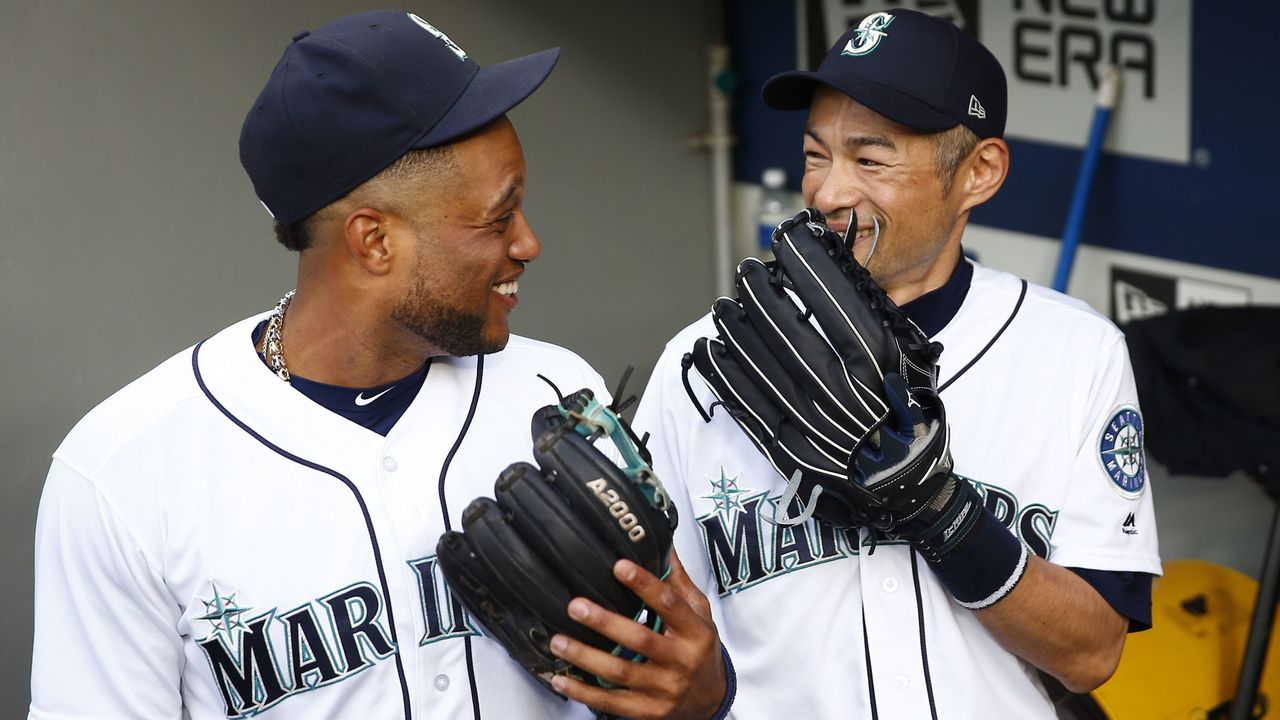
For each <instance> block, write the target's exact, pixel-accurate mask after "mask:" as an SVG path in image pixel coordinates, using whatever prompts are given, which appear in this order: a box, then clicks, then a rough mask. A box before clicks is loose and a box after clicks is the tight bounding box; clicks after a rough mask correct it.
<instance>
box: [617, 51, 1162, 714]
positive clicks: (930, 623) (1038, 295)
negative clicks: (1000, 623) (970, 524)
mask: <svg viewBox="0 0 1280 720" xmlns="http://www.w3.org/2000/svg"><path fill="white" fill-rule="evenodd" d="M888 31H889V32H892V28H891V27H890V28H888ZM1022 289H1023V284H1022V282H1021V281H1020V280H1019V279H1018V278H1015V277H1013V276H1010V275H1008V274H1005V273H1000V272H997V271H994V270H991V269H989V268H985V267H982V266H978V265H975V267H974V268H973V278H972V281H971V284H970V287H969V290H968V293H967V294H966V295H965V298H964V301H963V304H962V305H961V306H960V309H959V311H958V312H957V314H956V315H955V317H954V318H952V319H951V321H950V322H949V323H948V324H947V326H946V327H945V328H943V329H942V330H941V331H940V332H939V333H937V335H935V336H934V337H933V338H932V339H933V340H937V341H939V342H941V343H942V344H943V346H944V347H945V350H944V351H943V354H942V356H941V358H940V360H939V364H940V367H941V375H940V379H939V382H940V386H942V387H944V388H945V389H943V391H942V399H943V401H944V402H945V403H946V409H947V419H948V421H949V424H950V427H951V443H952V453H953V455H954V458H955V462H956V468H955V469H956V473H957V474H958V475H962V476H964V477H965V478H966V479H967V480H969V481H971V482H973V483H974V485H975V487H976V488H977V489H978V492H979V494H980V495H981V496H982V499H983V502H984V504H985V506H986V507H987V509H989V510H990V511H991V512H992V513H993V515H994V516H995V517H996V519H997V520H999V521H1000V522H1001V523H1002V524H1004V526H1005V527H1007V528H1009V529H1010V530H1011V531H1012V532H1013V533H1015V534H1016V535H1017V536H1018V537H1019V538H1020V539H1021V540H1022V541H1023V542H1024V543H1025V544H1026V545H1027V547H1028V548H1029V549H1030V550H1031V551H1032V552H1034V553H1035V554H1036V555H1039V556H1040V557H1043V558H1047V559H1048V560H1050V561H1051V562H1054V563H1057V564H1059V565H1063V566H1067V567H1079V568H1093V569H1097V570H1112V571H1135V572H1145V573H1153V574H1158V573H1159V572H1160V564H1159V559H1158V553H1157V545H1156V538H1155V532H1154V527H1155V522H1154V513H1153V510H1152V505H1151V495H1150V493H1149V492H1148V491H1147V487H1146V483H1145V475H1144V473H1143V470H1140V469H1139V467H1140V463H1138V462H1137V458H1138V456H1139V455H1140V447H1141V437H1140V431H1139V429H1140V409H1139V406H1138V404H1137V400H1136V391H1135V389H1134V385H1133V377H1132V372H1131V371H1130V368H1129V363H1128V356H1127V353H1126V351H1125V346H1124V340H1123V337H1122V336H1121V335H1120V333H1119V332H1118V331H1117V330H1116V329H1115V327H1114V326H1113V325H1111V324H1110V322H1108V321H1107V320H1106V319H1105V318H1102V317H1101V316H1099V315H1097V314H1096V313H1094V312H1093V311H1091V310H1089V309H1088V308H1087V307H1086V306H1084V305H1083V304H1082V303H1079V302H1077V301H1075V300H1072V299H1070V298H1067V297H1065V296H1061V295H1058V294H1056V293H1053V292H1052V291H1049V290H1047V289H1044V288H1039V287H1035V286H1030V287H1029V288H1028V289H1027V291H1026V296H1025V297H1024V298H1023V299H1022V303H1021V306H1020V309H1019V310H1018V312H1017V314H1016V315H1015V316H1014V318H1013V320H1012V321H1011V322H1010V323H1009V326H1008V328H1007V329H1006V330H1005V332H1004V333H1003V334H1002V335H1000V337H999V338H998V339H997V340H996V342H995V343H994V344H992V345H991V347H990V349H988V350H987V351H986V352H985V354H982V355H981V357H980V358H978V361H977V362H976V363H975V364H974V365H973V366H972V367H971V368H970V369H968V370H967V371H966V372H965V373H964V374H963V375H960V376H958V377H957V376H956V375H955V373H956V372H958V371H960V370H961V369H962V368H964V367H965V366H966V365H968V364H969V362H970V361H971V360H973V359H974V358H975V357H978V356H979V354H981V353H982V352H983V348H984V347H986V346H987V344H988V343H989V342H990V341H991V339H992V338H993V337H995V336H996V335H997V334H998V333H999V330H1000V328H1001V326H1002V325H1003V324H1004V323H1005V322H1006V320H1008V319H1009V318H1010V316H1011V315H1014V308H1015V307H1018V304H1019V298H1020V296H1022ZM714 334H715V328H714V326H713V325H712V323H711V322H710V319H709V318H703V319H702V320H700V321H699V322H697V323H695V324H694V325H692V326H690V327H689V328H686V329H685V330H684V331H683V332H681V333H680V334H679V335H677V336H676V337H675V338H674V339H673V340H672V341H671V342H670V343H669V344H668V346H667V350H666V352H665V353H664V354H663V357H662V359H661V360H660V361H659V363H658V367H657V369H656V370H655V372H654V377H653V379H652V381H651V382H650V384H649V387H648V388H647V389H646V390H645V395H644V399H643V401H642V403H641V407H640V410H639V411H638V413H637V417H636V426H637V429H638V430H640V431H641V432H644V431H648V432H650V433H651V434H652V437H651V440H650V450H651V451H652V452H653V455H654V469H655V471H656V472H657V473H658V474H659V476H660V477H662V478H663V482H664V484H665V485H666V486H667V489H668V491H669V492H671V494H672V496H673V497H674V498H675V499H676V501H677V503H678V505H679V510H680V513H681V516H682V517H692V518H694V519H695V522H692V523H682V524H681V526H680V528H679V529H678V530H677V537H676V544H677V549H678V550H679V552H680V557H681V559H682V560H683V561H684V563H685V566H686V567H687V568H688V570H689V572H690V576H691V577H693V578H694V580H695V582H699V583H700V585H701V587H702V588H703V590H704V592H706V593H707V595H708V596H709V597H710V599H711V601H712V605H713V612H714V613H715V617H716V619H717V622H718V625H719V628H720V632H721V638H722V640H723V642H724V643H725V644H726V646H727V647H728V649H729V652H730V653H731V655H732V656H733V660H734V666H735V669H736V670H737V672H738V677H739V685H738V695H737V699H736V700H735V702H734V717H735V718H743V719H745V720H756V719H760V720H764V719H766V718H769V719H772V718H777V717H813V718H828V717H830V718H835V717H872V716H873V710H872V707H873V706H872V703H873V700H872V689H874V708H875V709H874V716H876V717H879V718H881V719H882V720H897V719H907V720H915V719H917V718H928V717H932V716H933V713H934V710H935V709H936V710H937V714H938V717H945V718H948V719H949V720H950V719H954V718H962V719H963V718H975V719H976V718H987V717H991V716H992V714H993V713H995V714H996V715H999V716H1000V717H1017V718H1045V719H1049V718H1055V717H1056V715H1055V713H1054V710H1053V708H1052V706H1051V705H1050V703H1049V701H1048V700H1047V698H1046V696H1045V694H1044V692H1043V688H1042V687H1040V685H1039V683H1038V681H1037V680H1034V679H1032V678H1034V676H1035V673H1034V670H1033V669H1032V668H1030V666H1028V665H1027V664H1026V663H1024V662H1023V661H1021V660H1020V659H1018V658H1017V657H1015V656H1014V655H1012V654H1010V653H1008V652H1007V651H1005V650H1004V649H1002V648H1001V647H1000V646H999V645H998V643H996V641H995V640H994V639H993V638H992V637H991V635H990V633H988V632H987V631H986V630H985V629H984V628H983V627H982V626H981V624H980V623H979V622H978V621H977V620H976V619H975V617H974V614H973V613H972V612H971V611H969V610H965V609H963V608H962V607H960V606H959V605H957V604H956V603H955V602H954V601H953V600H952V599H951V597H950V596H949V595H948V594H947V592H946V590H945V589H944V588H943V587H942V586H941V584H940V583H939V582H938V581H937V580H936V579H935V578H934V576H933V574H932V571H931V570H930V569H929V567H928V566H927V564H926V563H925V562H924V560H923V559H921V558H920V557H919V555H918V554H916V553H915V552H914V551H913V550H912V549H911V548H910V546H909V545H907V544H906V543H901V542H886V541H884V540H880V541H879V542H878V543H877V544H876V547H875V549H874V552H872V551H871V547H870V545H869V537H868V535H867V532H866V531H858V530H847V529H836V528H833V527H831V526H830V525H827V524H826V523H823V522H819V521H816V520H813V519H809V520H807V521H806V522H804V523H802V524H799V525H794V526H791V525H787V524H785V523H782V522H779V520H780V519H781V518H788V517H795V516H796V515H798V514H799V512H800V511H801V507H800V506H801V499H800V498H795V497H794V494H791V495H790V496H788V494H787V485H786V482H785V480H784V479H783V478H781V477H780V476H779V475H778V473H777V471H776V470H774V468H773V467H772V466H771V465H770V464H769V463H768V461H767V460H766V459H765V458H764V456H763V455H762V454H761V453H760V452H759V451H758V450H757V449H756V448H755V447H754V445H752V444H751V442H750V440H749V439H748V438H747V437H746V435H745V434H744V433H743V432H742V431H741V430H740V429H739V428H738V427H737V426H736V424H735V423H734V422H733V419H732V418H730V417H729V416H728V415H727V413H725V412H723V410H720V409H717V410H716V412H715V413H714V415H713V417H712V420H711V422H710V423H706V422H704V421H703V419H702V418H701V417H700V416H699V415H698V411H697V409H696V408H695V407H694V405H693V404H692V402H690V400H689V399H688V397H687V394H686V391H685V389H684V386H683V383H682V372H681V371H682V369H683V368H682V367H681V364H680V360H681V358H682V356H683V355H684V353H685V352H687V351H688V350H689V349H690V348H691V347H692V346H693V342H694V339H696V338H697V337H700V336H710V335H714ZM953 379H954V382H952V380H953ZM690 383H691V386H692V387H693V390H694V393H695V394H696V395H699V396H700V399H701V400H702V401H703V402H704V407H710V405H711V403H712V402H713V401H714V399H715V398H714V396H712V395H711V393H710V391H709V390H708V389H707V388H706V387H705V385H704V384H703V383H702V382H701V379H700V378H698V377H697V376H696V375H691V376H690ZM1111 436H1113V437H1114V438H1115V440H1111V439H1109V437H1111ZM1116 448H1119V450H1118V451H1114V452H1109V451H1113V450H1115V449H1116ZM1120 458H1123V459H1125V460H1126V461H1127V462H1128V464H1127V465H1125V466H1123V468H1121V466H1120V465H1119V463H1120ZM1109 462H1111V463H1112V464H1113V465H1115V466H1116V467H1117V468H1121V469H1119V470H1112V471H1109V470H1110V468H1109V466H1108V463H1109ZM1123 469H1128V470H1129V471H1130V472H1131V473H1132V474H1124V473H1123V472H1122V470H1123ZM1117 472H1120V473H1121V476H1120V477H1118V478H1117V477H1116V476H1115V475H1116V473H1117ZM1140 477H1141V479H1140ZM783 502H789V503H790V505H789V506H787V507H782V503H783ZM1126 523H1128V526H1126ZM1135 526H1136V527H1140V528H1143V530H1144V531H1143V532H1138V533H1134V532H1131V531H1132V528H1133V527H1135ZM1126 528H1127V529H1126ZM1147 528H1151V529H1152V530H1151V531H1150V532H1146V529H1147ZM944 708H945V712H944Z"/></svg>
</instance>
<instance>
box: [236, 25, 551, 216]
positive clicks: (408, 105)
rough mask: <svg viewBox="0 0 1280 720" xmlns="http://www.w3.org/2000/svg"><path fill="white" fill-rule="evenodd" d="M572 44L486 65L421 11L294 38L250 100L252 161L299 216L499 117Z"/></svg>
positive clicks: (247, 131) (270, 190) (262, 180)
mask: <svg viewBox="0 0 1280 720" xmlns="http://www.w3.org/2000/svg"><path fill="white" fill-rule="evenodd" d="M559 57H560V48H552V49H550V50H544V51H542V52H539V53H534V54H533V55H526V56H525V57H521V58H516V59H515V60H508V61H506V62H503V63H498V64H496V65H490V66H488V67H480V66H479V65H478V64H476V62H475V61H474V60H472V59H471V58H470V57H468V56H467V53H466V51H464V50H463V49H462V48H460V47H458V45H457V44H455V43H454V42H453V41H452V40H450V39H449V37H448V36H447V35H445V34H444V33H442V32H440V31H439V30H437V29H436V28H435V27H433V26H432V25H431V24H430V23H428V22H427V21H426V20H423V19H422V18H420V17H418V16H417V15H414V14H413V13H408V12H404V11H402V10H377V11H374V12H366V13H359V14H356V15H350V16H347V17H344V18H340V19H338V20H335V21H333V22H331V23H329V24H328V25H325V26H324V27H322V28H319V29H318V30H315V31H311V32H308V31H303V32H301V33H298V34H297V35H295V36H294V38H293V42H292V43H291V44H290V45H289V47H288V48H286V49H285V51H284V56H283V57H281V58H280V62H279V63H277V64H276V67H275V69H274V70H272V71H271V77H270V78H268V79H267V85H266V87H264V88H263V89H262V93H261V94H260V95H259V96H258V99H257V101H255V102H254V104H253V107H251V108H250V109H249V114H248V115H247V116H246V117H245V120H244V127H243V128H242V129H241V131H240V163H241V164H242V165H244V169H245V170H246V171H247V172H248V173H249V179H250V180H252V181H253V187H254V190H255V191H256V192H257V194H258V199H260V200H261V201H262V204H263V205H264V206H265V207H266V208H267V212H269V213H271V215H272V217H274V218H275V219H276V221H278V222H280V223H283V224H285V225H289V224H292V223H295V222H297V221H299V220H302V219H304V218H306V217H308V216H310V215H311V214H312V213H314V212H316V211H317V210H319V209H320V208H322V207H324V206H326V205H328V204H329V203H332V202H333V201H335V200H337V199H338V198H341V197H342V196H344V195H346V194H347V193H349V192H351V191H352V190H354V189H355V188H356V187H357V186H358V185H360V184H361V183H363V182H364V181H366V180H368V179H369V178H371V177H373V176H374V175H377V174H378V173H379V172H381V171H382V170H383V169H384V168H386V167H387V166H388V165H390V164H392V163H393V162H395V161H396V160H398V159H400V157H401V156H403V155H404V154H405V153H406V152H408V151H410V150H414V149H420V148H429V147H435V146H437V145H443V144H445V143H448V142H450V141H452V140H456V139H458V138H460V137H462V136H463V135H466V134H467V133H469V132H472V131H473V130H478V129H479V128H482V127H484V126H485V125H488V124H489V123H490V122H492V121H493V120H496V119H497V118H498V117H500V116H502V115H503V114H504V113H506V112H507V111H508V110H510V109H511V108H513V107H515V106H516V105H518V104H519V103H520V102H521V101H522V100H524V99H525V98H526V97H528V96H529V95H530V94H532V93H533V91H534V90H536V89H537V88H538V86H539V85H541V84H542V81H543V80H546V78H547V76H548V75H550V74H551V70H552V68H554V67H555V64H556V61H557V60H558V59H559Z"/></svg>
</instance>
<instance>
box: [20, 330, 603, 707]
mask: <svg viewBox="0 0 1280 720" xmlns="http://www.w3.org/2000/svg"><path fill="white" fill-rule="evenodd" d="M260 319H261V317H259V318H250V319H248V320H246V321H244V322H242V323H239V324H237V325H234V326H232V327H230V328H228V329H227V330H225V331H223V332H221V333H219V334H218V335H216V336H215V337H213V338H211V339H210V340H208V341H207V342H205V343H203V344H202V345H200V346H198V348H195V349H193V350H188V351H186V352H183V353H181V354H179V355H177V356H175V357H174V358H173V359H171V360H170V361H168V362H166V363H165V364H163V365H161V366H160V367H159V368H157V369H155V370H154V371H152V372H151V373H148V374H147V375H145V376H143V377H142V378H140V379H139V380H137V381H136V382H134V383H132V384H131V385H129V386H128V387H126V388H124V389H123V390H121V391H120V392H119V393H117V394H116V395H115V396H113V397H112V398H110V399H108V400H107V401H105V402H104V403H103V404H102V405H101V406H99V407H98V408H97V409H95V410H94V411H93V412H91V413H90V414H89V415H88V416H86V417H85V419H84V420H82V421H81V423H80V424H79V425H78V426H77V427H76V429H75V430H73V431H72V432H71V434H70V435H69V436H68V438H67V439H66V441H65V442H64V443H63V445H62V447H60V448H59V449H58V451H57V453H56V454H55V460H54V464H53V467H52V469H51V470H50V474H49V479H48V482H47V484H46V489H45V493H44V497H43V498H42V501H41V502H42V508H41V513H40V523H39V527H38V529H37V553H38V555H39V565H40V567H41V568H44V569H45V570H42V572H41V574H40V577H38V578H37V586H38V592H39V594H40V597H41V598H42V602H41V603H40V606H39V608H38V610H37V618H36V644H35V652H34V665H35V668H36V671H35V672H34V673H33V677H34V678H35V684H34V702H33V706H32V716H33V717H36V718H42V717H58V718H97V717H181V716H183V713H184V712H185V713H187V714H188V715H189V717H191V718H192V719H193V720H213V719H215V718H216V719H218V720H222V719H224V718H243V717H261V718H265V719H269V718H274V717H282V718H283V717H291V718H293V717H305V718H319V719H322V720H323V719H326V718H333V719H335V720H336V719H337V718H347V717H350V716H351V713H352V712H354V710H353V708H358V709H359V713H360V714H361V715H362V716H364V717H376V718H409V717H412V718H415V719H418V718H442V719H443V718H449V719H453V718H459V717H472V716H473V715H474V714H475V712H476V710H475V708H476V707H478V708H479V712H480V714H481V717H489V718H498V717H531V718H564V717H583V718H586V717H590V716H591V713H590V711H589V710H588V709H587V708H586V707H585V706H582V705H579V704H577V703H571V702H565V701H563V700H562V699H560V698H558V697H557V696H555V695H553V694H552V693H550V692H548V691H547V690H546V689H545V688H543V687H541V686H540V685H539V684H538V683H537V682H536V681H534V680H533V678H532V677H531V676H529V674H528V673H527V672H525V671H524V670H523V669H522V668H520V667H519V666H518V665H517V664H516V663H515V662H514V661H512V660H511V659H510V658H509V657H508V656H507V654H506V652H505V651H503V650H502V649H501V648H500V647H499V646H497V644H496V643H493V642H491V641H490V640H488V639H487V638H485V637H484V636H483V635H480V634H478V633H477V632H476V626H475V625H474V624H473V623H472V621H471V619H470V618H468V617H467V615H466V613H465V612H464V611H463V609H462V608H461V606H460V605H459V604H458V603H457V601H456V600H455V599H454V598H453V597H452V595H451V594H450V593H449V591H448V588H447V586H446V585H445V583H444V580H443V578H442V577H441V574H440V572H439V568H438V566H437V563H436V559H435V556H434V553H435V543H436V540H437V538H438V537H439V536H440V534H441V533H442V532H443V531H444V529H445V514H444V513H443V512H442V510H441V505H442V503H443V504H444V506H445V507H446V508H447V512H448V518H449V520H450V522H451V524H452V525H453V526H454V527H457V526H458V525H459V522H460V520H459V518H460V516H461V513H462V509H463V508H464V507H465V506H466V504H467V503H468V502H469V501H470V500H471V499H472V498H474V497H476V496H478V495H487V494H489V493H491V492H492V488H493V482H494V480H495V479H496V478H497V476H498V474H499V472H500V471H501V470H502V469H503V468H504V467H506V466H507V465H508V464H509V463H511V462H515V461H520V460H526V461H531V460H532V459H533V458H532V450H531V443H530V441H529V425H528V423H529V418H530V417H531V416H532V414H533V412H534V410H535V409H537V408H538V407H541V406H543V405H545V404H547V403H548V402H550V401H554V399H555V398H554V394H553V393H552V391H550V390H549V389H547V386H546V384H545V383H543V382H541V381H539V380H538V379H537V377H536V374H538V373H541V374H543V375H546V376H547V377H548V378H551V379H552V380H553V381H554V382H556V384H558V385H559V386H560V387H584V386H585V387H590V388H591V389H592V390H593V391H594V392H595V393H597V396H598V397H602V398H607V391H606V390H605V388H604V387H603V383H602V382H601V380H600V378H599V377H598V376H597V375H596V374H595V373H594V371H592V370H591V369H590V367H588V366H587V365H586V364H585V363H584V362H583V361H582V360H581V359H579V358H577V357H576V356H574V355H572V354H571V353H569V352H568V351H565V350H563V349H560V348H556V347H554V346H551V345H546V344H543V343H538V342H536V341H532V340H527V339H524V338H518V337H513V338H512V339H511V342H510V343H509V345H508V347H507V349H506V350H504V351H503V352H501V353H497V354H494V355H489V356H485V357H484V358H483V359H480V358H474V357H473V358H462V359H458V358H437V359H436V360H435V361H434V362H433V364H432V367H431V370H430V372H429V373H428V376H427V378H426V380H425V382H424V384H423V387H422V389H421V390H420V391H419V394H418V397H417V399H415V400H414V401H413V403H412V404H411V405H410V407H409V408H408V409H407V410H406V411H405V413H404V415H403V416H402V417H401V419H400V420H399V421H398V422H397V423H396V424H395V426H394V427H393V428H392V429H391V430H390V432H389V433H388V434H387V435H386V436H385V437H383V436H381V435H379V434H377V433H374V432H372V431H369V430H366V429H365V428H363V427H360V426H359V425H356V424H354V423H352V422H350V421H348V420H346V419H344V418H342V417H339V416H338V415H336V414H334V413H331V412H329V411H327V410H325V409H323V408H322V407H320V406H319V405H316V404H315V403H312V402H311V401H310V400H308V399H307V398H306V397H304V396H303V395H302V394H301V393H299V392H297V391H296V390H294V389H292V388H291V387H290V386H289V385H288V384H286V383H283V382H281V381H280V380H279V379H278V378H277V377H276V376H275V375H274V374H272V373H271V371H270V370H269V369H267V367H266V366H265V365H264V364H263V363H262V361H261V359H260V358H259V357H258V356H257V355H256V354H255V353H254V350H253V346H252V343H251V341H250V334H251V333H250V331H251V329H252V328H253V326H254V325H255V324H256V323H257V322H258V321H259V320H260ZM473 399H475V410H474V412H471V407H472V402H473ZM464 428H468V429H467V430H466V431H465V432H464ZM455 445H456V448H457V449H456V452H453V453H452V458H451V460H449V461H448V466H447V467H446V458H449V457H450V454H451V450H453V449H454V447H455ZM442 476H443V480H442ZM473 687H474V697H473V690H472V688H473ZM46 699H47V700H46Z"/></svg>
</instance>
